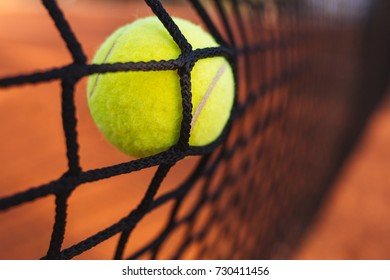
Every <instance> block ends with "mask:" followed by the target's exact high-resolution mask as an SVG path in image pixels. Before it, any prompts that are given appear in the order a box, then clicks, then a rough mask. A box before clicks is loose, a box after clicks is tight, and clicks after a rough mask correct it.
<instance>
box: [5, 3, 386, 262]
mask: <svg viewBox="0 0 390 280" xmlns="http://www.w3.org/2000/svg"><path fill="white" fill-rule="evenodd" d="M34 2H35V3H36V4H33V3H34ZM12 3H13V4H10V3H7V2H6V1H2V2H1V3H0V77H4V76H12V75H15V74H18V73H30V72H33V71H36V70H38V69H41V70H46V69H51V68H53V67H60V66H63V65H67V64H70V63H71V58H70V55H69V54H68V52H67V50H66V47H65V45H64V43H63V42H62V40H61V38H60V37H59V35H58V32H57V30H56V29H55V27H54V25H53V24H52V21H51V19H50V17H49V16H48V15H47V13H46V11H45V10H44V8H43V6H42V5H40V4H39V1H15V2H12ZM18 3H19V4H18ZM20 3H21V4H20ZM75 3H76V2H75V1H63V4H62V5H61V6H62V8H63V10H64V12H65V13H66V15H67V18H68V20H69V21H70V23H71V26H72V28H73V30H74V31H75V33H76V35H77V36H78V38H79V40H80V41H81V44H82V45H83V48H84V50H85V52H86V53H87V55H88V59H89V61H91V58H92V56H93V54H94V52H95V50H96V49H97V47H98V46H99V44H100V43H101V42H102V41H103V40H104V39H105V38H106V37H107V36H108V35H109V34H110V33H111V32H112V31H113V30H115V29H116V28H118V27H119V26H122V25H124V24H126V23H128V22H129V21H133V20H134V19H136V18H139V17H143V16H146V15H150V14H151V12H149V11H148V10H147V9H146V8H145V5H144V4H139V5H136V4H131V5H129V4H120V5H110V6H108V5H107V4H104V3H101V2H98V3H96V4H94V6H93V7H92V8H91V5H87V4H85V3H81V4H77V5H76V4H75ZM186 11H187V10H186V9H185V7H184V6H180V7H178V8H175V9H171V10H170V12H171V13H172V14H173V15H183V14H185V13H187V12H186ZM187 17H190V18H195V16H194V15H193V14H192V13H189V14H188V16H187ZM85 82H86V79H83V80H82V82H81V83H79V84H78V87H77V90H76V107H77V117H78V123H79V126H78V131H79V143H80V158H81V165H82V167H83V169H84V170H88V169H95V168H99V167H103V166H107V165H113V164H116V163H120V162H124V161H129V160H130V158H128V157H126V156H124V155H122V154H121V153H120V152H118V151H117V150H115V149H114V148H112V147H111V146H110V145H109V144H108V143H107V142H106V141H105V139H103V136H102V135H101V134H100V133H99V132H98V131H97V129H96V127H95V125H94V124H93V122H92V119H91V117H90V114H89V112H88V107H87V104H86V94H85ZM60 111H61V104H60V84H59V82H58V81H56V82H50V83H45V84H39V85H35V86H22V87H13V88H10V89H1V90H0V123H1V128H2V129H1V137H0V196H6V195H10V194H12V193H15V192H18V191H21V190H25V189H26V188H28V187H32V186H37V185H40V184H42V183H46V182H49V181H51V180H54V179H56V178H58V177H60V176H61V175H62V173H63V172H64V171H65V170H66V167H67V166H66V164H67V163H66V157H65V143H64V135H63V131H62V124H61V115H60ZM389 143H390V103H389V102H388V101H387V102H384V103H383V104H382V105H381V107H380V108H379V109H378V111H377V113H376V114H375V115H374V116H373V117H372V119H371V121H370V122H369V124H368V126H367V129H366V131H365V134H364V136H363V137H362V139H361V141H360V142H359V145H358V146H357V147H356V149H355V151H354V153H353V155H352V156H351V157H350V159H349V160H348V161H347V164H346V165H345V166H344V168H343V170H342V172H341V173H340V176H339V178H338V180H337V183H336V186H335V188H334V191H333V192H332V193H331V196H330V198H329V200H328V202H327V203H326V207H325V208H324V209H323V211H322V212H321V213H320V215H319V216H318V218H317V220H316V223H315V224H314V225H313V227H312V228H311V230H310V231H309V232H308V234H307V237H306V238H305V239H304V242H303V244H302V246H301V247H300V249H299V250H298V252H297V253H296V255H295V258H298V259H390V239H389V236H390V222H389V221H390V203H389V201H390V173H389V169H390V145H389ZM196 161H197V159H196V158H190V159H186V160H184V161H182V162H180V163H179V164H178V165H177V166H176V167H175V170H174V171H173V172H172V174H175V175H176V177H175V178H173V176H170V177H168V178H167V181H166V182H165V183H164V185H166V187H165V188H164V186H163V188H162V190H161V192H166V191H168V189H167V188H168V187H169V185H171V184H170V182H173V181H176V180H180V178H183V177H184V176H185V175H186V174H188V171H189V169H190V167H191V166H193V165H194V164H195V162H196ZM154 171H155V168H150V169H147V170H143V171H141V172H137V173H133V174H129V175H123V176H119V177H116V178H113V179H110V181H109V182H108V181H106V180H103V181H100V182H95V183H92V184H87V185H86V186H85V187H81V188H79V189H77V190H76V191H75V193H74V194H73V195H72V197H71V199H70V202H69V220H68V224H67V227H68V229H67V234H66V239H65V242H64V247H69V246H70V245H72V244H74V243H76V242H78V241H80V240H82V239H84V238H86V237H88V236H90V235H92V234H94V233H96V232H97V231H99V230H101V229H102V228H104V227H106V226H108V225H110V224H111V223H113V221H117V220H118V219H120V218H121V217H123V216H125V215H126V214H127V213H128V211H129V209H131V208H134V206H135V205H136V202H137V201H138V200H139V199H140V197H141V196H142V194H143V193H144V190H145V187H146V185H147V184H148V183H149V180H150V178H151V176H152V174H153V172H154ZM172 185H173V184H172ZM123 194H131V195H128V196H126V195H123ZM107 209H110V210H109V211H107ZM164 213H165V212H164V209H162V211H159V212H158V215H156V214H152V215H149V216H147V218H146V219H145V221H144V222H141V224H142V223H143V224H142V225H141V226H142V229H143V230H142V231H137V230H136V231H135V232H134V236H132V238H134V239H138V240H147V239H148V238H150V236H153V234H155V232H156V229H158V227H159V225H160V224H161V220H162V219H164ZM53 216H54V199H53V197H48V198H45V199H41V200H38V201H35V202H33V203H27V204H24V205H23V206H21V207H17V208H13V209H10V210H8V211H6V212H4V213H3V212H2V213H0V259H4V258H39V257H42V256H43V255H45V253H46V250H47V245H48V241H49V240H50V234H51V230H52V223H53V219H54V217H53ZM116 241H117V237H115V238H112V239H110V240H108V241H106V242H104V243H103V244H100V245H99V246H97V247H95V248H93V249H92V250H90V251H88V252H86V253H85V254H83V255H81V256H80V257H79V258H111V257H112V246H114V244H115V243H116ZM108 248H109V249H108ZM133 249H136V248H133Z"/></svg>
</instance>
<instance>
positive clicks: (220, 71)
mask: <svg viewBox="0 0 390 280" xmlns="http://www.w3.org/2000/svg"><path fill="white" fill-rule="evenodd" d="M226 67H227V63H224V64H223V65H222V66H221V68H219V70H218V73H217V75H215V77H214V79H213V80H212V81H211V84H210V86H209V87H208V89H207V91H206V93H205V94H204V95H203V98H202V100H201V101H200V103H199V105H198V107H196V110H195V113H194V115H193V116H192V121H191V132H192V130H193V129H194V127H195V123H196V121H197V120H198V117H199V115H200V113H201V112H202V110H203V108H204V106H205V105H206V102H207V99H208V98H209V97H210V95H211V93H212V92H213V89H214V88H215V86H216V85H217V82H218V81H219V79H220V78H221V77H222V75H223V73H224V72H225V70H226Z"/></svg>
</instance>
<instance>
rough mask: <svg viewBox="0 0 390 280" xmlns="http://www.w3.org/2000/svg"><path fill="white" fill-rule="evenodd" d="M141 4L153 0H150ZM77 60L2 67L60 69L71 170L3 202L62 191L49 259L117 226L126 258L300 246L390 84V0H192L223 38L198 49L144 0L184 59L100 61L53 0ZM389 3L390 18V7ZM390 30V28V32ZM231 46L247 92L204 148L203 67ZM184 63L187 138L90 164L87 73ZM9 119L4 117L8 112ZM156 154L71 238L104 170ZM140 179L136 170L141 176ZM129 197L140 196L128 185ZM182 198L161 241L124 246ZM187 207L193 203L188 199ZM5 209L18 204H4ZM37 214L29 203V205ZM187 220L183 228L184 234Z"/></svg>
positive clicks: (119, 255) (120, 254)
mask: <svg viewBox="0 0 390 280" xmlns="http://www.w3.org/2000/svg"><path fill="white" fill-rule="evenodd" d="M141 2H142V1H141ZM42 3H43V5H44V6H45V8H46V9H47V11H48V12H49V14H50V16H51V18H52V19H53V20H54V23H55V25H56V27H57V29H58V31H59V32H60V34H61V36H62V38H63V40H64V41H65V42H66V45H67V48H68V50H69V52H70V53H71V55H72V58H73V63H72V64H70V65H66V66H63V67H59V68H56V69H51V70H48V71H42V72H36V73H32V74H27V75H20V76H14V77H5V78H1V79H0V88H6V87H11V86H17V85H22V84H32V83H44V82H48V81H51V80H60V81H61V86H62V95H61V97H62V121H63V128H64V134H65V140H66V147H67V153H66V157H67V159H68V170H66V172H64V174H63V176H61V177H60V178H58V179H57V180H54V181H52V182H48V183H44V184H42V185H39V186H35V187H31V188H26V189H25V190H24V191H21V192H18V193H15V194H13V195H10V196H7V197H2V198H0V210H1V211H12V210H10V208H13V207H19V206H21V205H22V204H24V203H27V202H31V201H34V200H38V199H41V198H43V197H46V196H55V204H56V207H55V222H54V226H53V231H52V234H51V240H50V241H49V240H48V243H49V246H48V250H47V254H46V255H45V256H43V258H44V259H71V258H73V257H76V256H78V255H80V254H83V253H84V252H85V251H87V250H89V249H91V248H93V247H95V246H97V245H99V244H100V243H102V242H103V241H105V240H107V239H110V238H113V237H114V236H116V237H118V235H119V238H118V242H117V246H116V248H113V256H114V258H115V259H123V258H125V259H127V258H129V259H137V258H159V257H160V253H161V251H162V250H164V249H162V248H163V247H166V246H167V244H169V247H170V249H169V250H170V256H168V257H169V258H173V259H176V258H185V257H186V256H187V255H186V252H188V251H189V250H191V252H192V255H191V256H192V257H193V258H202V259H233V258H236V259H255V258H260V259H268V258H288V257H290V254H291V252H292V250H293V249H294V248H295V246H296V244H298V243H299V240H300V239H301V238H302V234H303V233H304V230H305V229H306V228H307V226H308V225H309V224H310V221H311V220H312V219H313V217H314V215H315V213H316V211H317V210H318V208H319V207H320V205H321V202H322V201H323V199H324V198H325V196H326V194H327V193H328V191H329V189H330V185H331V182H332V180H333V179H334V177H335V175H336V174H337V170H338V169H339V167H340V165H341V164H342V162H343V160H344V158H345V157H346V155H347V154H348V151H349V150H350V148H351V146H352V144H353V142H354V141H355V139H356V137H357V136H358V135H359V132H360V131H361V129H362V127H363V125H364V122H365V120H366V119H367V117H368V115H369V113H370V111H371V110H372V109H373V108H374V105H375V104H376V103H377V102H378V101H379V100H380V97H381V95H382V94H383V92H384V88H385V84H386V81H387V76H388V73H389V71H388V70H389V68H388V65H389V64H388V61H389V59H388V54H387V52H386V51H385V46H386V44H387V46H388V39H386V36H385V35H386V33H385V32H387V31H386V30H385V28H377V26H382V27H383V26H384V25H383V24H385V25H386V21H387V23H388V20H387V19H386V13H385V12H383V11H386V10H387V8H388V6H389V5H388V3H386V1H353V0H351V1H346V0H344V1H343V0H340V1H315V0H306V1H305V0H301V1H300V0H295V1H293V0H290V1H278V0H275V1H273V0H269V1H266V0H264V1H260V0H259V1H255V0H246V1H244V0H242V1H241V0H240V1H239V0H230V1H228V0H226V1H223V0H213V1H199V0H189V1H181V2H180V5H185V6H186V8H187V9H188V10H191V11H195V12H196V13H197V14H198V17H199V18H201V19H202V21H203V24H204V26H205V27H206V29H207V30H208V31H209V32H210V33H211V34H212V35H213V37H214V38H215V39H216V41H217V42H218V43H219V44H220V47H217V48H208V49H199V50H192V47H191V45H190V44H189V43H188V42H187V40H186V38H185V37H184V36H183V35H182V34H181V32H180V30H179V29H178V27H177V26H176V25H175V23H174V22H173V20H172V18H171V17H170V14H169V13H168V12H167V10H166V9H165V6H164V5H165V4H164V2H160V1H158V0H145V1H144V4H145V5H148V6H149V7H150V9H151V10H152V11H153V13H154V14H155V15H156V16H157V17H158V18H159V19H160V21H161V22H162V23H163V25H164V26H165V28H166V29H167V30H168V31H169V33H170V34H171V36H172V37H173V39H174V40H175V42H176V43H177V45H178V46H179V47H180V49H181V51H182V55H181V56H180V57H179V58H178V59H176V60H170V61H157V62H156V61H153V62H152V61H151V62H137V63H135V62H131V61H129V62H127V63H115V64H102V65H91V64H88V63H87V58H86V55H85V54H84V51H83V48H82V46H81V44H80V43H79V41H78V39H77V37H76V36H75V33H74V32H72V29H71V27H70V24H69V23H68V21H67V20H66V18H65V15H64V13H63V12H62V10H61V9H60V7H59V6H58V4H57V3H56V1H54V0H42ZM384 15H385V16H384ZM387 35H388V33H387ZM214 56H224V57H226V58H227V59H228V60H229V62H230V64H231V65H232V67H233V69H234V73H235V79H236V87H237V95H236V102H235V105H234V108H233V112H232V114H231V118H230V121H229V123H228V125H227V126H226V127H225V129H224V132H223V133H222V135H221V136H220V137H219V138H218V139H217V140H215V141H214V142H213V143H212V144H210V145H208V146H205V147H191V146H189V144H188V140H189V134H190V123H191V109H192V107H191V106H192V105H191V90H190V89H191V80H190V73H191V69H192V65H193V64H194V63H196V61H198V60H200V59H204V58H208V57H214ZM156 70H158V71H165V70H175V71H177V73H178V75H179V76H178V77H180V85H181V94H182V107H183V119H182V124H181V132H180V139H179V141H178V143H177V144H176V145H175V146H174V147H172V148H171V149H169V150H168V151H165V152H162V153H160V154H157V155H154V156H151V157H147V158H140V159H136V160H131V161H129V162H124V163H120V164H116V165H113V166H107V167H104V168H99V169H93V170H84V168H83V167H82V166H81V164H80V158H79V144H78V134H77V131H78V130H77V120H76V106H75V102H74V89H75V85H76V84H77V83H78V82H79V80H80V79H81V78H82V77H85V76H88V75H91V74H95V73H101V74H104V73H108V72H122V71H156ZM2 121H3V120H2ZM189 156H196V157H197V158H198V161H197V164H196V166H195V167H194V168H193V170H191V172H190V175H189V176H188V177H187V178H186V179H185V180H184V181H183V182H181V183H178V184H177V185H175V186H172V188H171V190H170V191H169V192H165V193H163V194H161V195H157V193H158V191H159V188H160V187H161V184H162V182H163V181H164V179H165V177H166V176H167V175H168V173H169V172H170V170H171V169H172V167H173V166H174V165H175V164H176V163H177V162H179V161H182V160H184V159H185V158H186V157H189ZM153 166H158V169H157V171H156V172H155V174H154V176H153V178H151V179H150V184H149V186H148V188H147V189H145V192H144V196H143V197H142V199H141V200H140V201H139V204H138V206H137V207H135V208H134V209H131V211H130V212H129V214H128V215H127V216H125V217H123V218H122V219H120V220H118V221H113V223H112V224H111V225H110V226H108V227H107V228H103V229H102V230H101V231H99V232H97V233H96V234H93V235H91V236H89V237H88V238H86V239H84V240H80V241H79V242H78V243H76V244H74V245H72V246H70V247H68V248H64V246H63V241H64V237H65V236H66V234H67V226H66V221H67V211H68V202H69V198H70V196H71V195H72V193H73V192H74V190H75V189H77V188H80V187H83V186H88V184H87V183H90V182H95V181H97V180H107V181H108V180H110V178H111V177H114V176H119V175H122V174H128V173H131V172H137V171H140V170H142V169H145V168H149V167H153ZM129 184H131V182H129ZM126 195H128V194H126ZM168 203H170V208H169V215H168V218H167V222H166V224H165V226H164V227H163V228H162V230H161V231H160V232H159V233H158V234H156V236H155V237H154V238H153V240H152V241H150V242H147V243H146V244H143V245H142V246H141V247H140V249H137V250H135V251H134V252H133V253H131V254H130V255H129V254H126V253H125V249H126V247H127V248H128V247H131V246H132V244H133V243H137V242H138V241H137V240H132V239H131V238H130V237H131V234H132V233H133V231H134V229H135V227H136V226H137V225H138V224H139V223H140V221H142V220H143V219H144V217H145V216H146V215H147V214H149V213H152V212H154V211H159V209H160V208H161V207H163V206H164V205H167V204H168ZM183 208H185V209H186V210H185V211H184V210H183ZM5 214H6V213H5ZM27 215H28V214H27ZM178 230H181V234H176V233H177V232H178Z"/></svg>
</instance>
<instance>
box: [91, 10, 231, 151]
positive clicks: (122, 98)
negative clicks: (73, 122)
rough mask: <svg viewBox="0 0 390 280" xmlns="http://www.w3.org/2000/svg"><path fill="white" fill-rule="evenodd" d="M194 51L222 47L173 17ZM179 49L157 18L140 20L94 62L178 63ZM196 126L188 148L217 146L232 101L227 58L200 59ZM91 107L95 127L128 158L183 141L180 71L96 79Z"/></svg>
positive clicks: (195, 75) (195, 78) (194, 75)
mask: <svg viewBox="0 0 390 280" xmlns="http://www.w3.org/2000/svg"><path fill="white" fill-rule="evenodd" d="M173 20H174V21H175V23H176V24H177V25H178V27H179V29H180V30H181V32H182V33H183V34H184V36H185V37H186V39H187V40H188V42H189V43H190V44H191V45H192V47H193V49H194V50H195V49H203V48H207V47H218V44H217V43H216V42H215V40H214V39H213V37H212V36H211V35H210V34H208V33H207V32H205V31H203V30H202V28H201V27H200V26H197V25H195V24H193V23H191V22H189V21H186V20H183V19H179V18H173ZM180 54H181V51H180V49H179V47H178V46H177V44H176V43H175V42H174V40H173V39H172V37H171V36H170V34H169V33H168V31H167V30H166V29H165V27H164V26H163V25H162V23H161V22H160V21H159V19H158V18H157V17H148V18H144V19H139V20H137V21H135V22H133V23H131V24H128V25H125V26H123V27H121V28H119V29H118V30H117V31H115V32H114V33H113V34H112V35H111V36H109V37H108V38H107V40H106V41H105V42H104V43H103V44H102V45H101V47H100V48H99V50H98V51H97V53H96V55H95V57H94V59H93V63H94V64H102V63H115V62H141V61H142V62H148V61H152V60H155V61H160V60H171V59H176V58H178V57H179V55H180ZM191 90H192V105H193V111H192V114H193V121H192V128H191V133H190V141H189V144H190V145H191V146H204V145H207V144H210V143H211V142H213V141H214V140H215V139H216V138H217V137H218V136H219V135H220V134H221V132H222V130H223V128H224V127H225V125H226V123H227V121H228V119H229V116H230V112H231V109H232V106H233V100H234V78H233V73H232V69H231V67H230V65H229V64H228V62H227V61H226V59H225V58H223V57H213V58H206V59H200V60H199V61H197V62H196V64H195V66H194V68H193V70H192V72H191ZM87 96H88V105H89V109H90V112H91V115H92V118H93V119H94V121H95V123H96V125H97V127H98V128H99V129H100V130H101V131H102V132H103V134H104V135H105V137H106V138H107V139H108V141H109V142H111V143H112V144H113V145H115V146H116V147H117V148H119V149H120V150H121V151H123V152H124V153H126V154H128V155H131V156H135V157H144V156H150V155H154V154H157V153H159V152H162V151H165V150H167V149H168V148H170V147H171V146H173V145H175V144H176V143H177V141H178V139H179V134H180V127H181V120H182V112H183V108H182V96H181V90H180V80H179V75H178V71H177V70H174V71H173V70H164V71H128V72H116V73H107V74H94V75H91V76H90V77H89V79H88V86H87Z"/></svg>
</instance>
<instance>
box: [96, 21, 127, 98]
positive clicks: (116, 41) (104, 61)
mask: <svg viewBox="0 0 390 280" xmlns="http://www.w3.org/2000/svg"><path fill="white" fill-rule="evenodd" d="M126 29H127V28H123V30H122V32H121V33H120V34H119V35H118V37H116V38H115V41H114V43H112V45H111V47H110V49H109V50H108V52H107V54H106V56H105V57H104V59H103V62H102V63H106V61H107V59H108V57H109V55H110V54H111V52H112V51H113V50H114V47H115V45H116V44H117V43H118V40H119V38H120V37H122V35H123V33H125V31H126ZM100 75H101V73H98V74H97V76H96V79H95V83H94V84H93V87H92V90H91V92H90V93H89V97H90V98H91V97H92V95H93V92H94V91H95V89H96V86H97V84H98V80H99V78H100Z"/></svg>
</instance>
